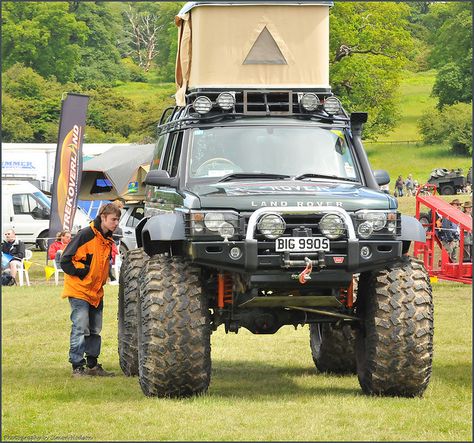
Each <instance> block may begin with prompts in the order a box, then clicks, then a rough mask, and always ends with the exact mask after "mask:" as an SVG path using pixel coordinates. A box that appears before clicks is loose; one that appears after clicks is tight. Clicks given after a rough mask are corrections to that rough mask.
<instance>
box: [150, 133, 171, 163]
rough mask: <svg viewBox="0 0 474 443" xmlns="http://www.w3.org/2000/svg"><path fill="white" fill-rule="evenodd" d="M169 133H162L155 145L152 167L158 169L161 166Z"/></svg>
mask: <svg viewBox="0 0 474 443" xmlns="http://www.w3.org/2000/svg"><path fill="white" fill-rule="evenodd" d="M166 136H167V134H163V135H160V136H159V137H158V140H157V142H156V145H155V150H154V151H153V160H152V162H151V167H150V169H158V167H159V166H160V159H161V154H162V153H163V148H164V146H165V141H166Z"/></svg>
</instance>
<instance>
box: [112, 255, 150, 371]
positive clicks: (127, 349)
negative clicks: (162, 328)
mask: <svg viewBox="0 0 474 443" xmlns="http://www.w3.org/2000/svg"><path fill="white" fill-rule="evenodd" d="M147 258H148V256H147V255H146V254H145V253H144V252H143V249H133V250H132V251H129V252H128V253H126V254H125V256H124V258H123V261H122V265H121V267H120V277H119V284H120V286H119V293H118V354H119V363H120V367H121V368H122V371H123V373H124V374H125V375H127V376H132V375H138V338H137V337H138V309H139V307H138V303H139V289H140V287H139V281H140V275H141V272H142V270H143V266H144V264H145V262H146V260H147Z"/></svg>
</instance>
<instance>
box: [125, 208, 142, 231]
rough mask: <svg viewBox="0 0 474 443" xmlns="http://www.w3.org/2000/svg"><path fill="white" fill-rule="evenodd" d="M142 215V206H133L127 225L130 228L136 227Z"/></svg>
mask: <svg viewBox="0 0 474 443" xmlns="http://www.w3.org/2000/svg"><path fill="white" fill-rule="evenodd" d="M144 216H145V209H144V208H135V209H134V210H133V211H132V213H131V214H130V217H129V218H128V220H127V226H128V227H130V228H134V227H136V226H137V225H138V223H139V222H140V220H141V219H142V218H143V217H144Z"/></svg>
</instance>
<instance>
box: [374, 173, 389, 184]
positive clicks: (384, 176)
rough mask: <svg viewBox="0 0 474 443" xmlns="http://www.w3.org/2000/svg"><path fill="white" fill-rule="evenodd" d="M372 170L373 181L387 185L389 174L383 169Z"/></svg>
mask: <svg viewBox="0 0 474 443" xmlns="http://www.w3.org/2000/svg"><path fill="white" fill-rule="evenodd" d="M373 172H374V177H375V181H376V182H377V184H378V185H379V186H383V185H388V184H389V183H390V176H389V175H388V172H387V171H385V169H376V170H375V171H373Z"/></svg>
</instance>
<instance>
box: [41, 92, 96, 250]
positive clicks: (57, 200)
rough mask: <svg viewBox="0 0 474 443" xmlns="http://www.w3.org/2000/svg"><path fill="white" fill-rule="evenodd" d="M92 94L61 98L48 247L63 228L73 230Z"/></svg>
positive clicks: (68, 95)
mask: <svg viewBox="0 0 474 443" xmlns="http://www.w3.org/2000/svg"><path fill="white" fill-rule="evenodd" d="M88 103H89V97H88V96H87V95H82V94H72V93H68V94H66V98H65V99H63V100H62V105H61V119H60V121H59V135H58V147H57V150H56V162H55V165H54V179H53V187H52V189H51V217H50V219H49V235H48V237H49V240H48V246H49V244H50V243H52V241H53V239H54V237H55V236H56V234H57V233H58V232H60V231H66V230H67V231H70V232H72V227H73V224H74V215H75V213H76V208H77V199H78V195H79V190H80V187H81V175H82V141H83V139H84V129H85V127H86V113H87V105H88Z"/></svg>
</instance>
